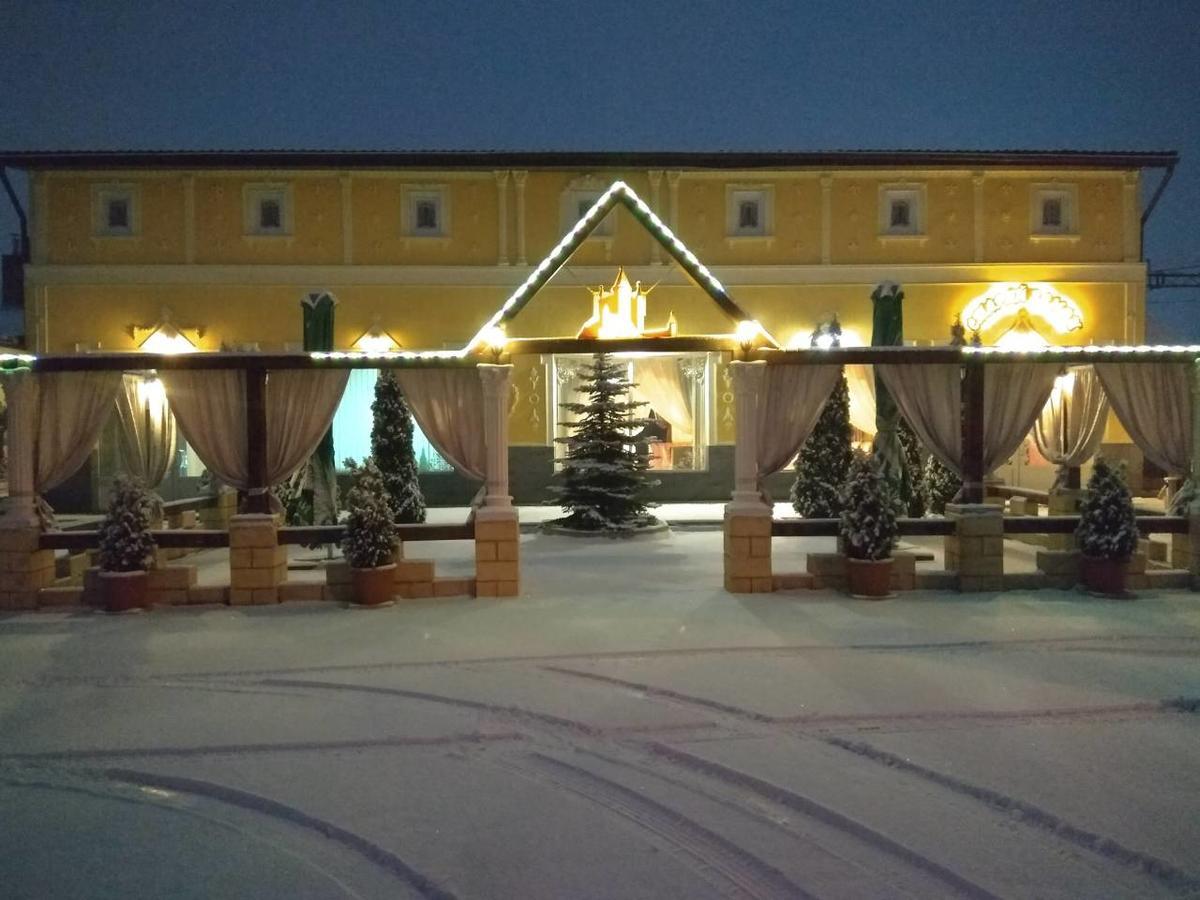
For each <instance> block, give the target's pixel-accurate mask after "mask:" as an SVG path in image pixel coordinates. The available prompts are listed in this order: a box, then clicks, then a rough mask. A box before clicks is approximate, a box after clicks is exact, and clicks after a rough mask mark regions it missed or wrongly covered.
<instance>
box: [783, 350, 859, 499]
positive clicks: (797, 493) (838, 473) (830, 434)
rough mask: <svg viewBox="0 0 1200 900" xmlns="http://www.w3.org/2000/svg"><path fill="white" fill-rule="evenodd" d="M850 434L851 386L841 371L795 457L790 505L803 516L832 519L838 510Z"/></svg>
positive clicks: (848, 467)
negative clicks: (815, 422) (794, 477)
mask: <svg viewBox="0 0 1200 900" xmlns="http://www.w3.org/2000/svg"><path fill="white" fill-rule="evenodd" d="M850 438H851V433H850V388H849V386H848V385H847V384H846V375H845V373H844V372H843V373H842V377H841V378H839V379H838V381H837V384H836V385H835V386H834V388H833V393H832V394H830V395H829V399H828V400H826V401H825V406H824V407H822V408H821V416H820V418H818V419H817V424H816V425H814V426H813V430H812V434H810V435H809V436H808V439H807V440H806V441H805V442H804V446H803V447H801V448H800V454H799V456H797V457H796V480H795V481H794V482H793V483H792V508H793V509H795V510H796V512H797V513H799V514H800V515H802V516H804V517H805V518H806V519H835V518H837V517H838V515H839V514H840V513H841V511H842V505H841V501H840V500H839V499H838V498H839V496H840V494H841V489H842V482H844V481H845V480H846V473H847V472H848V471H849V470H850V459H851V453H852V449H851V442H850Z"/></svg>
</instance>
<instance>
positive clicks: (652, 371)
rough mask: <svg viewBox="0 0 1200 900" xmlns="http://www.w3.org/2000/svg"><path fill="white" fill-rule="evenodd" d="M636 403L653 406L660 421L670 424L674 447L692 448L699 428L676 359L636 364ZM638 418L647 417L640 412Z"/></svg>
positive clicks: (670, 358)
mask: <svg viewBox="0 0 1200 900" xmlns="http://www.w3.org/2000/svg"><path fill="white" fill-rule="evenodd" d="M633 380H634V382H636V384H637V387H636V388H634V399H636V400H641V401H644V402H646V403H648V404H650V408H651V409H653V410H654V412H655V413H657V414H658V415H659V416H660V417H661V418H663V419H666V420H667V421H668V422H670V423H671V443H673V444H690V443H692V441H693V439H694V438H695V434H696V425H695V419H694V418H693V416H692V399H691V396H692V392H691V388H690V386H689V385H688V382H687V381H686V380H685V379H684V377H683V372H682V371H681V370H680V368H679V360H678V358H676V357H673V356H651V357H647V358H645V359H638V360H635V361H634V364H633ZM638 414H639V415H644V411H643V412H639V413H638Z"/></svg>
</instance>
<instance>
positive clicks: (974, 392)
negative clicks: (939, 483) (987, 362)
mask: <svg viewBox="0 0 1200 900" xmlns="http://www.w3.org/2000/svg"><path fill="white" fill-rule="evenodd" d="M983 379H984V370H983V364H982V363H981V362H976V361H975V360H968V361H967V362H966V364H965V365H964V366H963V379H962V461H961V465H962V473H963V476H962V477H963V486H962V502H963V503H982V502H983V498H984V487H983V477H984V475H986V474H987V473H986V472H984V471H983Z"/></svg>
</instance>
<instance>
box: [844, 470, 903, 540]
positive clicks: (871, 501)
mask: <svg viewBox="0 0 1200 900" xmlns="http://www.w3.org/2000/svg"><path fill="white" fill-rule="evenodd" d="M841 499H842V517H841V524H840V526H839V533H840V536H841V539H842V547H843V548H844V550H845V553H846V555H847V556H849V557H850V558H851V559H872V560H874V559H887V558H888V557H890V556H891V555H892V548H893V547H894V546H895V545H896V537H897V526H896V507H895V499H894V498H893V497H892V490H891V488H890V487H889V486H888V481H887V476H885V475H884V473H883V468H882V466H881V465H880V464H879V461H878V459H876V457H875V456H874V455H873V454H870V453H863V452H861V451H859V452H856V453H855V454H854V459H853V460H852V461H851V463H850V474H849V475H848V476H847V478H846V484H845V486H844V487H843V488H842V498H841Z"/></svg>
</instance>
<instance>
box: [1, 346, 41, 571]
mask: <svg viewBox="0 0 1200 900" xmlns="http://www.w3.org/2000/svg"><path fill="white" fill-rule="evenodd" d="M34 377H35V376H34V374H33V373H32V372H30V371H29V370H28V369H15V370H13V371H10V372H7V373H5V376H4V393H5V398H6V400H7V402H8V508H7V509H6V510H5V512H4V517H3V520H2V521H0V527H4V528H16V529H24V528H39V527H40V526H41V522H40V520H39V519H38V514H37V491H36V490H35V486H34V458H33V454H34V430H35V429H36V427H37V403H38V396H37V394H38V391H37V382H36V381H35V380H34ZM34 549H36V548H34Z"/></svg>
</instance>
